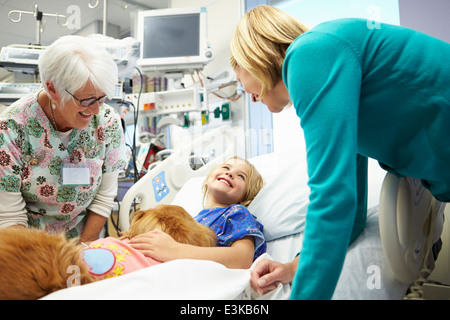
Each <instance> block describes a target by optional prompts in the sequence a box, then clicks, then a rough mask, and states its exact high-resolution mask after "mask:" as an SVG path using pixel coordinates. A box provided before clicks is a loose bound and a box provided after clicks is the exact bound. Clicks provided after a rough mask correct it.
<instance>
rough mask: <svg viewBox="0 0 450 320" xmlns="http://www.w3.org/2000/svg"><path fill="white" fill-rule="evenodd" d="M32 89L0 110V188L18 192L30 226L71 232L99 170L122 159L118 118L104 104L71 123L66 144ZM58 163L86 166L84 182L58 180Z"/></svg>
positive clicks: (77, 229) (80, 221)
mask: <svg viewBox="0 0 450 320" xmlns="http://www.w3.org/2000/svg"><path fill="white" fill-rule="evenodd" d="M37 95H38V93H36V92H35V93H32V94H29V95H27V96H25V97H23V98H22V99H20V100H18V101H17V102H15V103H14V104H12V105H11V106H10V107H8V108H7V109H6V110H5V111H4V112H3V113H2V114H1V115H0V190H2V191H6V192H20V193H21V194H22V196H23V199H24V201H25V203H26V207H25V209H26V210H27V215H28V226H29V227H31V228H36V229H43V230H46V231H48V232H51V233H55V232H65V233H66V236H67V238H75V237H78V236H80V234H81V232H82V230H83V227H84V224H85V217H86V213H87V210H86V208H87V207H88V206H89V205H90V203H91V202H92V200H93V199H94V198H95V195H96V192H97V190H98V188H99V186H100V184H101V181H102V174H103V173H110V172H113V171H115V170H119V169H121V168H122V167H123V166H124V165H125V164H126V150H125V144H124V138H123V133H122V129H121V126H120V118H119V115H118V114H117V112H116V111H115V110H114V109H112V108H111V107H110V106H108V105H106V104H103V105H102V106H101V107H100V112H99V114H98V115H96V116H94V117H93V119H92V121H91V124H90V125H89V126H88V127H86V128H84V129H82V130H78V129H72V132H71V133H70V136H69V139H68V143H67V145H65V144H63V143H62V142H61V140H60V138H59V137H58V135H57V133H56V131H55V130H54V129H53V127H52V126H51V124H50V121H49V119H48V118H47V116H46V115H45V113H44V111H43V110H42V108H41V107H40V106H39V104H38V102H37ZM63 167H79V168H80V167H81V168H89V176H90V178H89V179H90V183H89V185H63V184H62V174H61V173H62V168H63Z"/></svg>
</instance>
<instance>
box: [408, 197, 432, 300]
mask: <svg viewBox="0 0 450 320" xmlns="http://www.w3.org/2000/svg"><path fill="white" fill-rule="evenodd" d="M435 216H436V199H435V198H434V197H433V198H432V200H431V209H430V222H429V226H428V228H429V230H428V237H427V238H428V239H427V249H426V252H425V256H424V258H423V265H422V268H421V269H420V271H419V274H418V275H417V279H416V280H415V281H414V283H413V284H412V285H411V288H410V290H411V293H409V294H407V295H406V296H405V300H421V299H423V291H422V285H423V284H424V283H425V282H426V281H427V279H428V277H429V276H430V274H431V272H432V271H433V270H431V269H430V268H428V265H427V264H428V257H429V256H430V253H431V248H432V246H433V243H432V242H433V225H434V219H435Z"/></svg>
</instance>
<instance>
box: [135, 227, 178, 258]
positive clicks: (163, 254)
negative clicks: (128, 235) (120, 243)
mask: <svg viewBox="0 0 450 320" xmlns="http://www.w3.org/2000/svg"><path fill="white" fill-rule="evenodd" d="M130 245H131V246H132V247H133V248H135V249H136V250H139V251H140V252H142V253H143V254H144V255H145V256H147V257H150V258H153V259H155V260H158V261H162V262H165V261H170V260H174V259H177V258H179V256H180V252H181V250H182V249H181V248H182V247H183V245H182V244H181V243H178V242H176V241H175V240H174V239H173V238H172V237H171V236H170V235H168V234H167V233H165V232H163V231H161V230H159V229H155V230H153V231H150V232H147V233H143V234H141V235H138V236H136V237H134V238H133V239H131V240H130Z"/></svg>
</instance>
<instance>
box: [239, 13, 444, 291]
mask: <svg viewBox="0 0 450 320" xmlns="http://www.w3.org/2000/svg"><path fill="white" fill-rule="evenodd" d="M231 49H232V57H231V64H232V66H233V67H234V69H235V71H236V74H237V78H238V80H239V81H240V82H241V83H242V86H243V87H244V89H245V91H246V92H247V93H249V94H251V95H252V98H253V100H260V101H261V102H262V103H264V104H266V105H267V106H268V108H269V110H270V111H271V112H280V111H282V110H283V109H284V107H285V106H286V105H288V104H289V102H292V104H293V106H294V108H295V111H296V113H297V115H298V116H299V118H300V120H301V122H300V123H301V126H302V128H303V132H304V135H305V143H306V152H307V164H308V175H309V181H308V185H309V186H310V188H311V195H310V203H309V205H308V212H307V214H306V224H305V231H304V240H303V247H302V251H301V253H300V255H299V256H297V257H296V258H295V259H294V260H293V261H291V262H289V263H287V264H279V263H276V262H270V261H265V262H263V263H261V264H260V265H258V266H256V267H255V268H254V270H253V277H252V284H253V286H254V287H255V288H256V289H257V290H258V291H260V292H265V291H266V290H268V289H270V288H271V287H273V285H274V284H276V283H278V282H284V283H285V282H291V281H292V280H293V290H292V295H291V298H293V299H329V298H331V297H332V295H333V291H334V288H335V286H336V283H337V281H338V279H339V274H340V271H341V268H342V265H343V261H344V258H345V254H346V251H347V248H348V244H349V243H350V242H351V241H353V240H354V239H355V238H356V237H357V236H358V234H359V233H360V232H361V231H362V230H363V229H364V227H365V222H366V216H367V166H368V164H367V163H368V160H367V158H368V157H370V158H373V159H376V160H378V161H379V162H380V164H381V165H382V167H383V168H384V169H386V170H388V171H389V172H391V173H393V174H395V175H397V176H406V177H414V178H417V179H421V181H422V184H423V185H424V187H426V188H427V189H429V190H430V192H431V193H432V194H433V195H434V197H435V198H436V199H438V200H440V201H442V202H449V201H450V165H449V164H450V144H449V139H450V125H449V119H450V90H449V83H450V44H448V43H446V42H443V41H440V40H438V39H435V38H433V37H430V36H428V35H426V34H423V33H420V32H416V31H414V30H411V29H407V28H403V27H399V26H392V25H387V24H380V25H379V27H378V26H377V28H373V24H372V22H371V21H366V20H363V19H339V20H334V21H328V22H324V23H322V24H320V25H318V26H316V27H314V28H313V29H311V30H308V29H307V28H305V27H304V26H303V25H302V24H301V23H300V22H299V21H297V20H296V19H294V18H293V17H291V16H290V15H288V14H287V13H285V12H283V11H281V10H279V9H276V8H273V7H270V6H259V7H256V8H255V9H254V10H251V11H249V12H248V13H247V14H246V15H245V16H244V17H243V18H242V20H241V21H240V23H239V25H238V27H237V29H236V32H235V34H234V36H233V39H232V42H231ZM292 196H293V197H295V195H292Z"/></svg>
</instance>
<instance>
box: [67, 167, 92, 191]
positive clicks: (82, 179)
mask: <svg viewBox="0 0 450 320" xmlns="http://www.w3.org/2000/svg"><path fill="white" fill-rule="evenodd" d="M62 184H63V185H65V186H67V185H70V186H88V185H89V184H90V175H89V168H68V167H63V168H62Z"/></svg>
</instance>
